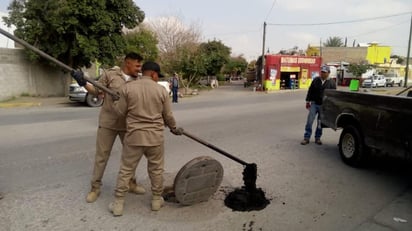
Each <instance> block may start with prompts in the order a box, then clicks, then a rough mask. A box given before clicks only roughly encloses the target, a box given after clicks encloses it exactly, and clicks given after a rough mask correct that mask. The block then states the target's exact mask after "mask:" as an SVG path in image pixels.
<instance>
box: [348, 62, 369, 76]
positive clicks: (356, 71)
mask: <svg viewBox="0 0 412 231" xmlns="http://www.w3.org/2000/svg"><path fill="white" fill-rule="evenodd" d="M371 68H373V65H370V64H364V63H360V64H356V63H351V64H349V66H348V72H349V73H352V74H353V75H354V76H356V78H360V77H361V76H362V74H363V73H366V71H367V70H369V69H371Z"/></svg>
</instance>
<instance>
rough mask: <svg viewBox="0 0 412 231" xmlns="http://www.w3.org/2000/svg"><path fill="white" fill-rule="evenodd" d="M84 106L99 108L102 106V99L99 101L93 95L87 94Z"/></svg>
mask: <svg viewBox="0 0 412 231" xmlns="http://www.w3.org/2000/svg"><path fill="white" fill-rule="evenodd" d="M86 104H87V105H88V106H90V107H100V106H102V104H103V99H99V97H97V96H95V95H93V94H87V96H86Z"/></svg>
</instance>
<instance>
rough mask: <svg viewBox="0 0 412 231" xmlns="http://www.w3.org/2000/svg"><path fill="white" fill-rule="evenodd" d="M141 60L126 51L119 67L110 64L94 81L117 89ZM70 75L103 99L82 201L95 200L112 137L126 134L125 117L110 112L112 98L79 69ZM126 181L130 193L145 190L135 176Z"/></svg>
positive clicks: (133, 73)
mask: <svg viewBox="0 0 412 231" xmlns="http://www.w3.org/2000/svg"><path fill="white" fill-rule="evenodd" d="M142 60H143V58H142V57H141V56H140V55H139V54H136V53H134V52H131V53H128V54H127V55H126V57H125V59H124V62H123V65H122V67H121V68H119V67H114V68H112V69H109V70H108V71H106V72H104V73H103V75H102V76H101V77H100V79H99V80H98V82H99V83H100V84H102V85H103V86H105V87H107V88H109V89H111V90H112V91H115V92H119V91H120V89H121V87H122V86H123V85H125V84H126V83H128V82H133V81H135V80H136V79H137V77H138V74H139V73H140V71H141V62H142ZM72 76H73V78H74V79H75V80H76V81H77V82H78V84H79V85H80V86H84V87H85V88H86V89H87V91H88V92H89V93H92V94H94V95H99V97H104V98H105V99H104V103H103V106H102V108H101V109H100V115H99V127H98V129H97V137H96V155H95V161H94V169H93V176H92V180H91V190H90V192H89V193H88V194H87V197H86V201H87V202H89V203H92V202H94V201H96V200H97V198H98V197H99V195H100V187H101V185H102V178H103V173H104V170H105V169H106V165H107V162H108V160H109V157H110V153H111V151H112V147H113V144H114V142H115V140H116V137H117V136H119V138H120V141H121V142H122V143H123V139H124V135H125V133H126V120H125V117H123V116H119V115H118V114H117V113H115V112H114V109H113V98H112V97H105V94H104V93H102V92H101V91H99V90H98V89H96V88H95V87H94V86H93V85H92V84H90V83H88V82H87V81H86V80H85V79H84V77H83V73H82V72H81V71H73V72H72ZM129 184H130V185H129V189H130V192H133V193H136V194H144V193H145V189H144V188H143V187H142V186H139V185H137V183H136V179H135V177H133V178H131V180H130V182H129Z"/></svg>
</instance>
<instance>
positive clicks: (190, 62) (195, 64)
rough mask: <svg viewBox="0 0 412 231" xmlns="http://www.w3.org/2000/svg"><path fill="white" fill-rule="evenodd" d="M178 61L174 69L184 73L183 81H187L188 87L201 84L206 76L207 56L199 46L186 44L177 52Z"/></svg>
mask: <svg viewBox="0 0 412 231" xmlns="http://www.w3.org/2000/svg"><path fill="white" fill-rule="evenodd" d="M176 54H177V57H179V59H177V60H176V61H175V63H174V65H173V66H174V68H175V70H177V71H178V72H179V73H182V75H183V76H182V77H183V79H186V80H187V87H190V85H191V84H192V83H197V82H199V80H200V78H201V77H202V76H204V75H206V73H207V70H206V64H207V56H206V55H205V54H204V53H203V52H202V51H201V50H200V49H199V46H197V44H185V45H184V46H181V47H179V48H178V49H177V50H176Z"/></svg>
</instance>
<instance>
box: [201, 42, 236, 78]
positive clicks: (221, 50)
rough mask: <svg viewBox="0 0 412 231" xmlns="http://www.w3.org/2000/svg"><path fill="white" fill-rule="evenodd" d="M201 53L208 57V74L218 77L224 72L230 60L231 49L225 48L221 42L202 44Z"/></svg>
mask: <svg viewBox="0 0 412 231" xmlns="http://www.w3.org/2000/svg"><path fill="white" fill-rule="evenodd" d="M199 49H200V51H201V52H202V54H204V55H205V56H206V57H207V61H206V74H207V75H209V76H216V75H217V74H219V73H220V72H221V70H222V67H223V65H225V64H226V63H227V62H228V61H229V58H230V53H231V51H230V50H231V49H230V48H229V47H227V46H225V45H224V44H223V43H222V42H221V41H216V40H213V41H209V42H207V43H202V44H200V48H199Z"/></svg>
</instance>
